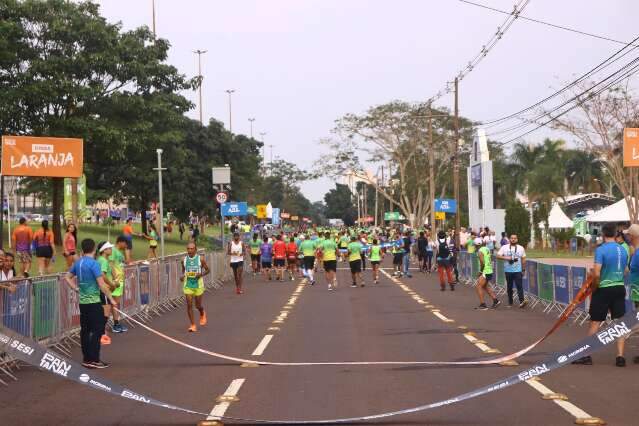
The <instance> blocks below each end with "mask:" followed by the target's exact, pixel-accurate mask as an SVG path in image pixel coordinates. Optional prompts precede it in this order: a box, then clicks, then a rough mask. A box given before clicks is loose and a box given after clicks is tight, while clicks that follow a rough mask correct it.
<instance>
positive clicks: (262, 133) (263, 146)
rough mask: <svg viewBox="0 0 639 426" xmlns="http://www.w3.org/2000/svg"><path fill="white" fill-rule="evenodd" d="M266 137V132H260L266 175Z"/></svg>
mask: <svg viewBox="0 0 639 426" xmlns="http://www.w3.org/2000/svg"><path fill="white" fill-rule="evenodd" d="M264 136H266V132H260V138H262V163H263V164H262V166H263V167H264V172H265V173H266V145H265V144H264Z"/></svg>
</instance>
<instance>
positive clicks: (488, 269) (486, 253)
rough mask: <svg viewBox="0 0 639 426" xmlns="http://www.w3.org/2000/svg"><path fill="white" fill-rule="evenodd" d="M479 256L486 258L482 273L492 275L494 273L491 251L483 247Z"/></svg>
mask: <svg viewBox="0 0 639 426" xmlns="http://www.w3.org/2000/svg"><path fill="white" fill-rule="evenodd" d="M479 256H483V258H484V270H483V271H482V273H484V274H492V273H493V262H492V260H491V258H490V250H489V249H488V247H481V248H480V249H479Z"/></svg>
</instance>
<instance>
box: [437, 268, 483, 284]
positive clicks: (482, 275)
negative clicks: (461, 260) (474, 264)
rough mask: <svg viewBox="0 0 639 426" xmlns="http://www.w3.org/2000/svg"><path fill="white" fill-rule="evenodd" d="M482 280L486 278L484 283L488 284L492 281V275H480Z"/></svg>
mask: <svg viewBox="0 0 639 426" xmlns="http://www.w3.org/2000/svg"><path fill="white" fill-rule="evenodd" d="M447 266H450V264H448V265H447ZM481 275H482V276H483V277H484V278H486V282H487V283H489V282H491V281H492V280H493V274H481Z"/></svg>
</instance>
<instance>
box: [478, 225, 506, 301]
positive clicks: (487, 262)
mask: <svg viewBox="0 0 639 426" xmlns="http://www.w3.org/2000/svg"><path fill="white" fill-rule="evenodd" d="M473 242H474V244H475V245H476V246H477V247H479V251H478V253H477V255H478V257H479V271H480V272H479V278H478V283H477V286H476V287H475V289H476V291H477V296H478V297H479V306H478V307H477V309H480V310H486V309H488V306H486V303H484V293H488V295H489V296H490V297H491V298H492V299H493V305H492V308H496V307H497V306H499V305H500V304H501V302H500V301H499V299H497V297H496V296H495V293H494V292H493V290H492V289H491V288H490V281H491V280H492V279H493V260H492V256H491V254H490V249H489V248H488V247H486V246H485V245H483V244H484V243H483V239H482V238H475V240H474V241H473Z"/></svg>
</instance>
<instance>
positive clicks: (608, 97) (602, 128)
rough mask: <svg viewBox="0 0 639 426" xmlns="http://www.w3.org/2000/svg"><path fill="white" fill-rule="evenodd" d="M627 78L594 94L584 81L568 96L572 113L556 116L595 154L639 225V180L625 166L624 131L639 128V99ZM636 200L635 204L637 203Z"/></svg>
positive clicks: (562, 126)
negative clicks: (638, 191) (630, 87)
mask: <svg viewBox="0 0 639 426" xmlns="http://www.w3.org/2000/svg"><path fill="white" fill-rule="evenodd" d="M629 84H630V79H629V78H628V79H624V80H623V81H621V82H620V83H618V84H617V85H615V86H612V88H610V89H608V90H597V91H591V90H590V89H591V88H593V87H595V83H593V82H590V81H583V82H581V83H579V84H577V85H576V86H575V88H574V90H573V91H572V93H569V94H567V95H566V96H565V98H566V99H565V100H570V101H574V102H575V106H576V109H575V110H573V111H572V112H571V113H570V114H566V115H561V116H556V117H555V120H554V121H553V126H554V128H556V129H559V130H563V131H565V132H568V133H570V134H571V135H572V136H574V137H575V138H576V140H577V142H578V143H579V144H580V145H581V146H582V147H584V148H585V149H586V150H587V151H589V152H591V153H592V154H593V155H595V156H596V157H597V158H598V159H599V160H600V163H601V164H602V165H603V167H604V169H605V170H606V171H607V172H608V174H609V175H610V177H611V178H612V181H613V182H614V184H615V186H616V187H617V188H618V189H619V191H621V193H622V194H623V197H624V198H625V200H626V205H627V206H628V212H629V215H630V221H631V222H632V223H637V222H639V203H638V200H637V194H636V189H635V188H638V187H639V180H638V179H639V177H638V176H636V174H634V171H633V168H625V167H624V166H623V150H622V146H623V129H624V128H625V127H638V125H639V100H637V98H635V97H634V94H633V93H632V92H631V91H630V90H629V89H628V86H629ZM633 200H634V202H633Z"/></svg>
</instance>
